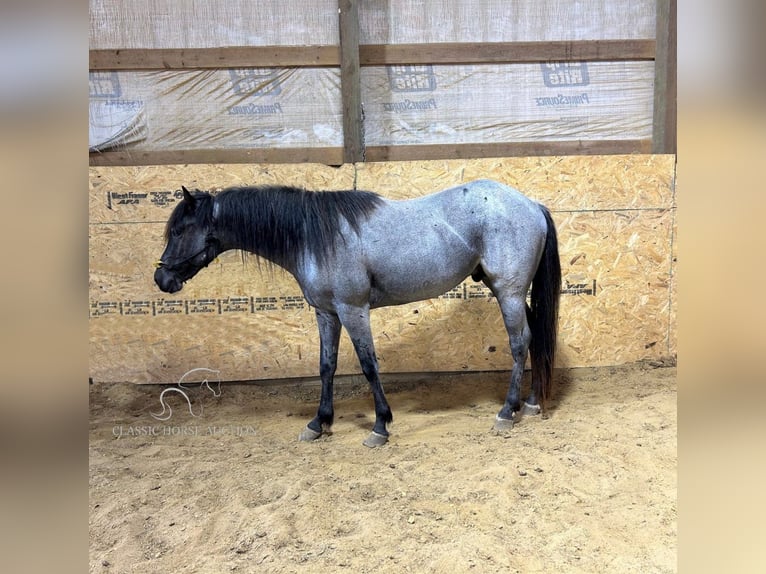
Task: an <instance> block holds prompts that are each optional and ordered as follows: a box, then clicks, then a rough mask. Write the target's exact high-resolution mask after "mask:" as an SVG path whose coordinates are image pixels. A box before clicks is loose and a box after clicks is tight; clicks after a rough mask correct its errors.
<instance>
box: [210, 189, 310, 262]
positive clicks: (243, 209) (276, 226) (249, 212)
mask: <svg viewBox="0 0 766 574" xmlns="http://www.w3.org/2000/svg"><path fill="white" fill-rule="evenodd" d="M254 193H257V192H252V191H251V192H248V191H245V190H232V191H231V192H229V193H228V194H227V195H226V196H224V197H220V196H219V197H218V198H216V201H217V202H218V201H220V203H218V204H216V203H214V205H213V210H214V211H213V221H214V225H215V228H216V232H215V235H216V238H217V239H218V241H219V242H220V244H221V252H223V251H229V250H232V249H235V250H240V251H244V252H247V253H252V254H253V255H256V256H258V257H259V258H261V259H265V260H266V261H268V262H269V263H271V264H273V265H278V266H280V267H283V268H285V269H287V271H289V272H291V273H294V272H295V268H296V266H297V263H296V261H295V256H294V255H293V256H292V257H290V256H285V253H286V252H287V253H288V255H289V250H288V249H287V241H288V240H287V238H286V237H285V236H284V235H285V229H284V228H283V226H282V225H280V219H279V218H278V217H274V216H273V215H270V213H269V211H268V209H267V206H266V205H265V203H263V202H259V201H258V199H259V198H257V197H256V196H255V195H254ZM237 194H246V195H245V196H244V197H242V196H240V197H237ZM248 196H250V198H248ZM243 199H244V200H243ZM248 199H250V201H248ZM227 202H229V205H226V203H227ZM294 247H297V246H294Z"/></svg>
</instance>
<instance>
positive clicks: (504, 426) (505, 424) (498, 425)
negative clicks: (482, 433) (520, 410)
mask: <svg viewBox="0 0 766 574" xmlns="http://www.w3.org/2000/svg"><path fill="white" fill-rule="evenodd" d="M493 428H494V429H495V432H497V433H504V432H508V431H510V430H513V419H501V418H500V417H495V426H494V427H493Z"/></svg>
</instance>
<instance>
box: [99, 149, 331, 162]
mask: <svg viewBox="0 0 766 574" xmlns="http://www.w3.org/2000/svg"><path fill="white" fill-rule="evenodd" d="M89 163H90V165H93V166H95V165H100V166H104V165H110V166H113V165H168V164H185V163H321V164H324V165H341V164H342V163H343V149H342V148H340V147H322V148H319V147H317V148H257V149H208V150H172V151H160V150H156V151H151V150H148V151H129V150H123V151H106V152H93V153H91V154H90V158H89Z"/></svg>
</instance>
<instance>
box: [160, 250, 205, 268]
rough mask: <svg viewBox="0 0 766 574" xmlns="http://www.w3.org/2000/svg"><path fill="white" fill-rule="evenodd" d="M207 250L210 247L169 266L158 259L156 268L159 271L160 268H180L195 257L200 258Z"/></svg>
mask: <svg viewBox="0 0 766 574" xmlns="http://www.w3.org/2000/svg"><path fill="white" fill-rule="evenodd" d="M207 248H208V246H207V245H205V247H203V248H202V249H200V250H199V251H197V252H196V253H194V254H192V255H189V257H187V258H186V259H182V260H181V261H176V262H175V263H173V264H172V265H168V263H167V262H165V261H163V260H162V259H157V261H155V262H154V267H155V268H157V269H159V268H160V267H170V268H171V269H172V268H173V267H178V266H179V265H183V264H184V263H188V262H189V261H191V260H192V259H194V258H195V257H198V256H199V255H200V254H201V253H204V252H205V251H207ZM213 261H214V260H213ZM210 263H212V261H209V262H208V263H206V266H207V265H209V264H210Z"/></svg>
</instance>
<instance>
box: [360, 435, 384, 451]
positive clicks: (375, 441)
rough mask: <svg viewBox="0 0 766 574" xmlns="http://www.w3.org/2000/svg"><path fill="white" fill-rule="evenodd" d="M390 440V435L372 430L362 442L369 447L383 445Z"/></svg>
mask: <svg viewBox="0 0 766 574" xmlns="http://www.w3.org/2000/svg"><path fill="white" fill-rule="evenodd" d="M387 442H388V437H387V436H385V435H382V434H378V433H376V432H375V431H372V432H371V433H370V435H369V436H368V437H367V438H366V439H364V442H362V444H363V445H364V446H366V447H369V448H375V447H377V446H383V445H384V444H386V443H387Z"/></svg>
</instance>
